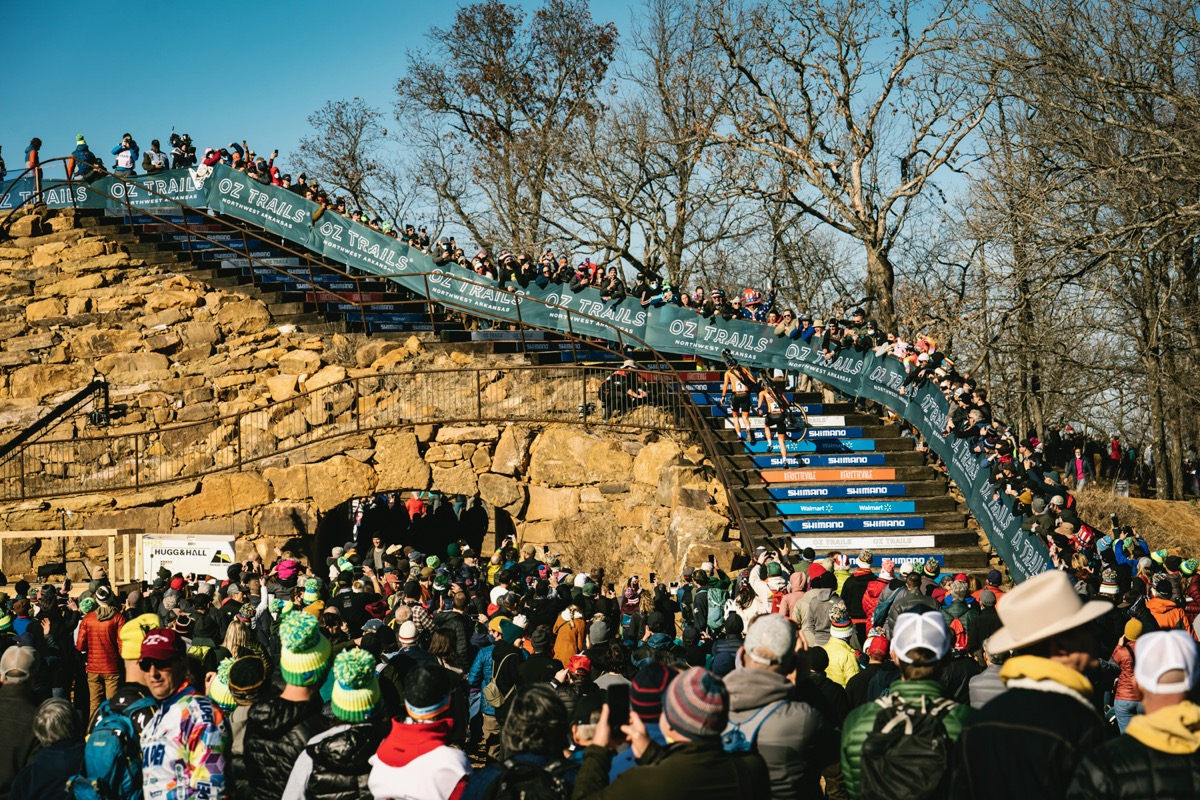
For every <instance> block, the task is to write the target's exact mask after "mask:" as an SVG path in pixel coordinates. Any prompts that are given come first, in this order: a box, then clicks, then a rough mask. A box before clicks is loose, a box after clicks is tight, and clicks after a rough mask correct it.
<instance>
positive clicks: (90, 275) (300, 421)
mask: <svg viewBox="0 0 1200 800" xmlns="http://www.w3.org/2000/svg"><path fill="white" fill-rule="evenodd" d="M70 222H71V220H70V218H69V216H68V215H62V216H50V217H46V216H41V215H37V214H30V215H25V216H22V217H20V218H18V219H17V221H16V223H15V224H14V226H13V227H12V228H11V229H10V234H11V235H13V236H14V237H16V238H14V239H13V240H10V241H6V242H5V243H4V244H3V245H0V366H2V367H3V369H2V370H0V436H5V435H6V434H7V435H11V433H15V432H16V431H17V430H19V429H20V428H22V427H25V426H27V425H29V424H30V423H31V422H32V421H34V420H36V419H37V418H38V417H39V416H41V414H43V413H44V412H45V410H46V408H47V407H48V406H49V405H51V404H53V403H55V402H57V401H59V400H61V399H62V398H63V397H64V396H67V395H69V394H70V393H73V392H75V391H78V390H79V389H80V388H82V387H83V386H85V385H86V384H87V383H88V382H89V381H90V380H92V379H93V377H95V376H98V375H102V376H104V377H105V378H106V379H107V380H108V382H109V384H110V393H111V399H112V402H113V403H114V404H115V406H114V408H116V409H118V411H117V416H116V417H114V419H113V420H112V424H111V425H110V427H108V428H107V429H104V430H97V429H95V428H93V427H92V426H91V425H90V423H89V422H88V420H87V418H86V417H85V416H79V417H77V418H72V419H71V420H70V421H69V422H66V423H63V424H61V425H60V426H58V427H56V428H55V429H53V432H52V433H50V434H47V436H46V440H47V442H48V443H50V444H48V445H47V449H46V450H45V451H44V457H41V456H39V457H38V458H31V459H27V460H26V462H25V466H26V467H27V468H28V469H29V470H30V472H29V474H27V475H26V476H25V477H26V478H27V479H29V480H33V481H39V480H40V481H44V482H47V483H52V484H53V485H58V486H67V485H69V486H71V487H72V489H73V490H76V491H79V492H80V493H79V494H77V495H72V496H69V497H64V498H61V499H57V500H52V501H46V502H42V501H37V500H34V501H27V502H15V501H14V502H9V503H2V502H0V525H3V526H4V528H5V529H8V530H50V529H58V528H61V527H63V526H64V524H66V525H67V527H69V528H80V529H83V528H112V527H118V528H138V529H143V530H146V531H147V532H151V533H192V534H200V533H222V534H226V533H233V534H235V535H236V536H237V538H238V550H239V553H238V554H239V555H240V556H245V555H248V554H249V553H250V552H252V551H258V552H260V553H264V554H269V553H270V548H271V547H273V546H274V545H276V544H281V543H283V542H285V541H287V540H289V539H293V538H294V537H301V538H304V537H311V536H314V535H315V534H317V532H318V528H319V527H320V526H321V525H322V523H323V521H324V520H326V519H327V518H328V517H329V515H330V514H333V513H342V511H341V510H340V509H341V507H342V505H343V504H344V503H346V502H347V501H348V500H351V499H353V498H356V497H363V496H368V495H370V494H372V493H374V492H376V491H399V492H412V491H429V490H431V491H436V492H441V493H443V494H445V495H463V496H465V497H476V498H479V499H480V500H481V501H482V502H483V503H485V504H486V505H487V507H488V510H489V516H490V520H489V521H490V524H491V526H492V528H491V529H492V530H501V529H503V530H506V531H508V530H513V529H515V530H516V532H517V535H518V538H519V539H520V540H521V541H529V542H532V543H534V544H537V545H539V546H541V545H543V544H544V545H547V546H549V547H550V548H551V549H552V551H553V552H556V553H558V554H560V555H562V556H563V557H564V558H566V559H568V560H569V562H570V563H572V564H575V565H579V566H583V567H584V568H591V567H593V566H597V565H601V564H603V565H606V566H608V567H609V568H610V569H612V570H615V571H621V570H626V569H628V570H638V571H642V572H643V574H644V573H648V572H650V571H656V572H659V573H663V574H668V573H671V572H672V571H673V570H674V569H675V568H676V567H677V566H678V565H679V563H680V559H682V558H684V557H687V555H688V553H689V552H693V551H695V552H699V550H704V549H710V550H711V551H712V552H714V553H716V552H726V551H727V550H728V549H729V548H728V547H726V545H729V544H730V543H729V542H727V541H725V540H726V539H727V537H728V536H729V531H728V527H729V512H728V510H727V508H726V507H725V502H724V498H723V494H722V493H721V492H720V490H719V488H718V487H716V485H715V482H714V481H713V479H712V475H711V472H710V470H709V469H708V468H707V467H705V466H704V464H703V454H702V453H700V454H699V455H697V453H696V452H695V450H696V449H695V447H694V446H692V445H691V443H687V442H682V441H680V442H676V441H673V440H671V439H670V438H667V437H666V436H655V435H652V434H642V435H632V434H617V433H612V432H609V431H602V432H596V431H590V430H589V429H586V428H584V427H582V426H579V425H575V424H555V425H528V424H516V423H514V424H500V425H496V424H472V423H470V422H466V423H459V424H453V425H451V424H446V425H439V424H415V425H409V427H407V428H405V427H404V424H405V423H406V422H408V421H411V420H422V419H430V418H434V419H436V418H438V416H439V415H441V418H448V416H449V415H452V414H454V413H457V412H456V411H455V410H453V409H447V408H441V407H438V406H431V405H429V402H428V400H427V399H422V398H428V397H439V398H440V397H454V396H455V393H456V392H458V391H459V390H460V389H461V377H460V376H459V375H458V374H457V373H455V372H454V371H452V370H453V369H457V368H459V367H462V366H469V367H480V368H482V369H484V370H485V371H484V372H482V373H480V376H481V377H480V379H479V380H478V385H479V386H480V388H481V396H480V398H479V399H478V400H476V398H475V397H474V396H472V397H471V398H470V402H469V403H468V404H467V406H468V407H464V409H458V412H461V413H462V414H463V417H464V418H466V419H471V418H473V416H474V415H475V413H476V409H477V405H476V403H477V402H478V403H479V406H478V409H479V411H480V412H481V415H482V416H484V417H485V418H487V417H501V418H502V417H503V416H504V415H505V413H506V412H510V411H513V410H519V409H520V408H522V407H523V404H528V403H530V402H538V399H537V398H553V397H555V387H553V386H552V387H549V388H548V389H547V388H546V387H540V386H539V387H535V388H536V389H537V391H535V392H531V391H529V387H528V386H522V384H521V381H529V380H531V378H530V377H529V376H530V373H518V372H505V371H504V370H503V368H502V367H503V366H504V365H505V363H513V362H512V360H511V359H509V360H508V361H507V362H506V361H505V360H504V359H503V358H501V357H496V358H495V359H493V360H492V361H490V362H489V361H486V360H484V359H482V358H480V357H477V356H473V355H471V354H467V353H463V352H459V351H451V352H450V353H448V354H446V353H437V354H433V353H425V352H423V346H422V344H421V341H420V340H419V339H418V338H417V337H416V336H413V337H410V338H409V339H408V340H407V341H406V342H404V343H403V344H401V343H400V342H396V341H388V340H381V339H366V338H364V337H359V339H358V340H352V339H351V338H348V337H346V336H340V335H333V336H327V335H326V336H322V335H315V334H310V333H305V332H303V331H293V332H280V331H279V330H277V329H275V328H273V327H272V325H271V317H270V310H269V308H268V307H267V306H266V305H265V304H264V303H263V302H262V301H261V300H259V299H257V298H254V297H249V296H245V295H242V294H238V293H236V292H233V291H225V290H221V289H214V288H212V287H211V286H208V285H207V284H205V283H203V282H202V281H199V280H196V279H194V277H191V276H190V275H188V274H175V273H173V272H172V271H171V265H146V264H143V263H142V262H141V261H139V260H137V259H135V258H131V257H130V255H129V254H128V253H125V252H122V249H121V245H119V244H115V243H113V242H110V241H107V240H105V239H103V238H102V237H98V236H95V235H90V234H89V230H88V228H80V227H72V225H71V224H70ZM497 365H499V367H500V368H497V369H493V366H497ZM430 370H440V371H430ZM472 374H473V373H472ZM517 375H520V377H519V378H518V377H516V376H517ZM348 379H353V380H352V381H350V380H348ZM534 379H536V378H534ZM475 380H476V379H475V378H472V382H474V381H475ZM575 402H576V401H575V399H574V395H572V396H571V397H570V398H567V399H564V400H562V402H558V400H557V399H555V400H554V401H553V403H554V404H553V405H552V406H550V408H560V407H563V406H570V407H571V408H572V409H573V404H574V403H575ZM190 423H196V424H190ZM101 434H106V435H108V434H138V443H137V445H136V447H134V446H133V445H132V444H130V446H129V448H127V449H126V450H124V451H122V450H120V449H114V448H113V447H112V446H109V445H106V444H101V443H96V444H93V443H92V442H90V441H89V437H95V436H98V435H101ZM55 441H58V442H76V446H75V447H71V448H68V447H64V448H62V449H61V451H60V450H55V449H53V447H52V446H51V444H52V443H53V442H55ZM121 441H124V442H131V441H132V440H130V439H124V440H121ZM135 471H136V472H137V474H138V475H139V477H140V478H141V481H142V482H141V484H140V485H138V486H134V485H133V484H132V476H133V474H134V472H135ZM6 479H7V480H13V478H11V477H8V478H5V477H3V476H0V480H6ZM109 479H112V480H115V481H119V482H123V485H126V484H127V485H129V487H130V488H127V489H123V490H120V491H115V490H109V489H107V488H106V487H107V486H111V485H112V482H111V480H109ZM106 481H108V483H106ZM89 483H90V484H92V485H94V486H95V488H92V486H91V485H89ZM10 496H14V495H10ZM65 512H69V515H65ZM64 520H66V522H65V523H64ZM47 541H51V544H50V545H46V546H43V545H44V542H43V541H42V540H9V541H5V543H4V549H3V559H4V560H3V563H0V568H2V569H3V570H4V572H5V573H6V574H7V576H8V578H9V580H10V581H11V580H15V579H16V578H17V577H18V576H20V575H22V574H27V576H28V577H31V578H32V577H33V575H32V574H29V573H32V572H33V571H34V570H35V569H36V567H37V566H38V565H39V564H44V563H48V562H49V561H50V560H57V559H58V558H59V555H58V548H57V546H56V545H55V543H54V541H53V540H47ZM723 547H725V549H724V550H723V549H722V548H723ZM735 549H736V545H735ZM105 552H106V546H105V545H104V543H103V542H102V541H101V540H96V539H82V538H81V539H72V540H68V558H85V559H91V560H97V559H101V557H102V556H103V555H104V554H105Z"/></svg>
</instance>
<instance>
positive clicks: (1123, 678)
mask: <svg viewBox="0 0 1200 800" xmlns="http://www.w3.org/2000/svg"><path fill="white" fill-rule="evenodd" d="M1136 650H1137V642H1126V643H1125V644H1118V645H1117V646H1116V648H1115V649H1114V650H1113V652H1112V657H1113V661H1114V662H1116V665H1117V666H1118V667H1120V668H1121V674H1120V675H1118V676H1117V689H1116V691H1115V692H1114V694H1113V698H1114V699H1116V700H1141V699H1142V695H1141V693H1140V692H1139V691H1138V688H1137V681H1135V680H1134V678H1133V659H1134V658H1135V655H1134V653H1135V652H1136Z"/></svg>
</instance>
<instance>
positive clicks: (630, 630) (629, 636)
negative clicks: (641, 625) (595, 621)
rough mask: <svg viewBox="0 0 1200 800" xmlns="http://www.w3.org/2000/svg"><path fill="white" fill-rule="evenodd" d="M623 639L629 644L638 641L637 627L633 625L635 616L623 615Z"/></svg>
mask: <svg viewBox="0 0 1200 800" xmlns="http://www.w3.org/2000/svg"><path fill="white" fill-rule="evenodd" d="M621 638H622V639H624V640H625V641H627V642H636V641H637V627H636V626H635V625H634V624H633V614H622V615H621Z"/></svg>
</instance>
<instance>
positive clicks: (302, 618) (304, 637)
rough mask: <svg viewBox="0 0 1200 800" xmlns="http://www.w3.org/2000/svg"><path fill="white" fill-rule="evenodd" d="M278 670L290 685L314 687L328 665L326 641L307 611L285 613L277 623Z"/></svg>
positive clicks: (318, 626)
mask: <svg viewBox="0 0 1200 800" xmlns="http://www.w3.org/2000/svg"><path fill="white" fill-rule="evenodd" d="M279 641H280V643H281V645H282V647H281V649H280V653H279V671H280V672H281V673H282V674H283V679H284V681H286V682H287V683H289V684H291V685H292V686H316V685H317V684H319V683H321V682H322V681H323V680H324V679H325V671H326V669H327V668H328V667H329V650H330V647H329V640H328V639H326V638H325V636H324V635H323V634H322V633H321V630H320V624H319V623H318V622H317V618H316V617H314V616H312V615H311V614H288V615H287V616H286V617H284V618H283V622H282V623H280V625H279Z"/></svg>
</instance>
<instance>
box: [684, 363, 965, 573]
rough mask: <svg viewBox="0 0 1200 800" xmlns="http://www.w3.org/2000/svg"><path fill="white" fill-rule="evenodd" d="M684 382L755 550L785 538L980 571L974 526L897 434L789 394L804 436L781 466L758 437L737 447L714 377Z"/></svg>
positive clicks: (841, 407)
mask: <svg viewBox="0 0 1200 800" xmlns="http://www.w3.org/2000/svg"><path fill="white" fill-rule="evenodd" d="M691 377H692V380H691V381H690V382H689V384H688V388H689V390H690V391H691V393H692V400H693V401H694V402H695V403H696V404H697V405H698V406H699V407H700V409H701V413H702V414H703V415H704V417H705V418H706V419H707V420H708V421H709V424H710V425H711V427H712V429H713V435H714V437H715V438H716V439H717V442H718V448H719V450H720V452H721V458H723V459H724V462H725V467H726V470H727V472H728V473H729V474H730V475H731V476H732V479H733V482H734V484H735V489H734V491H735V493H736V495H737V500H738V502H739V504H740V506H741V509H742V516H743V517H744V518H745V519H746V522H747V525H748V526H749V527H750V528H751V535H752V536H753V537H754V538H755V539H756V540H759V541H766V540H769V541H772V542H778V541H779V540H780V539H781V538H783V537H787V538H790V539H792V540H793V541H794V543H795V544H796V545H797V546H799V547H806V546H811V547H813V549H814V550H816V551H817V552H818V554H820V553H828V552H831V551H833V550H837V551H840V552H844V553H847V554H850V555H855V554H857V553H858V551H859V550H861V549H863V547H867V548H868V549H870V550H871V551H872V552H873V553H874V554H875V555H876V556H877V557H878V558H893V559H895V560H896V562H897V565H899V564H900V563H902V562H904V561H914V562H915V561H924V560H925V559H926V558H928V557H929V556H931V555H932V556H935V557H937V558H938V559H939V560H940V561H942V564H943V570H944V571H947V572H967V573H981V572H985V571H986V570H987V569H988V559H987V554H986V553H985V551H984V550H983V549H981V548H980V546H979V537H978V533H977V530H976V529H975V528H974V522H973V520H971V519H970V517H969V515H968V514H967V513H966V512H965V510H964V507H963V506H961V505H960V504H959V503H958V502H957V501H956V500H955V498H953V497H951V496H950V494H949V492H948V484H947V480H946V478H945V476H943V475H942V474H941V473H940V472H938V471H937V470H935V469H933V468H932V467H929V466H926V464H925V457H924V454H922V453H920V452H917V451H916V450H915V449H914V441H913V439H912V438H910V437H904V436H901V435H900V428H899V427H898V426H896V425H892V424H887V423H885V422H884V421H883V420H882V419H880V418H878V417H874V416H871V415H867V414H863V413H860V412H859V411H857V410H856V409H855V407H854V406H853V404H851V403H849V402H845V403H841V402H839V403H824V402H823V401H822V397H821V395H819V394H816V393H812V394H789V399H790V400H792V401H793V402H794V403H797V404H801V405H803V406H804V409H805V411H806V413H807V414H808V419H809V425H810V427H809V429H808V432H807V435H806V436H805V437H804V439H795V438H793V439H792V440H791V441H790V442H789V446H788V457H787V462H786V464H785V463H784V462H783V460H782V458H781V457H780V455H779V454H778V453H776V452H770V451H769V450H768V442H767V441H766V440H765V437H764V430H763V429H762V428H761V427H756V428H754V429H753V431H752V434H753V439H752V441H742V440H739V439H738V437H737V434H736V433H735V432H734V430H733V423H732V420H731V419H730V418H729V410H728V407H726V406H723V405H721V404H720V396H721V384H720V380H721V373H719V372H707V373H704V372H701V373H695V374H694V375H692V376H691ZM757 399H758V398H757V397H756V396H755V397H752V403H755V402H757ZM751 422H752V424H755V425H758V426H761V424H762V418H761V417H754V416H752V417H751ZM796 435H798V434H793V436H796Z"/></svg>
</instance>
